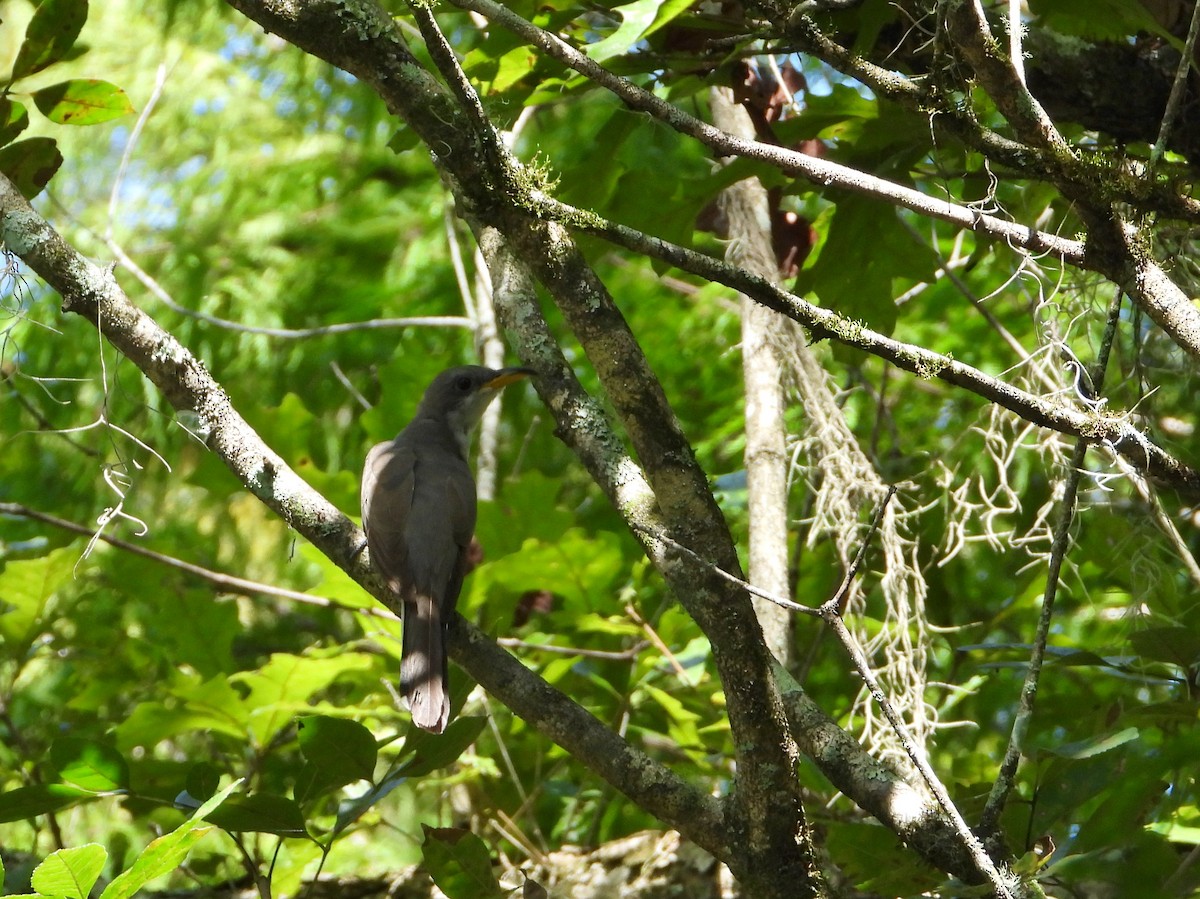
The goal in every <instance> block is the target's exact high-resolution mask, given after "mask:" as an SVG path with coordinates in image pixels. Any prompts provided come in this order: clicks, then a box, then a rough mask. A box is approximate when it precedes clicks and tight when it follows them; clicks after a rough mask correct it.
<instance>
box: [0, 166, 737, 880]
mask: <svg viewBox="0 0 1200 899" xmlns="http://www.w3.org/2000/svg"><path fill="white" fill-rule="evenodd" d="M0 240H3V243H4V246H5V247H7V248H8V250H9V251H11V252H13V253H15V254H16V255H17V256H19V257H20V258H21V259H22V260H23V261H24V262H25V263H26V264H27V265H28V266H29V267H30V268H31V269H33V271H34V272H36V273H37V274H38V275H39V276H40V277H41V278H42V279H43V280H45V281H46V283H47V284H49V285H50V286H51V287H53V288H54V289H55V290H56V291H58V293H59V294H60V295H61V296H62V298H63V310H64V311H66V312H73V313H76V314H78V315H80V316H83V317H84V318H86V319H87V320H88V321H90V322H91V323H92V324H93V325H95V326H96V327H97V328H98V329H99V331H100V333H101V334H102V335H103V336H104V337H105V339H107V340H108V342H109V343H111V344H112V345H113V346H114V347H115V348H116V349H117V350H118V351H119V352H120V353H121V354H122V355H123V356H125V357H126V358H127V359H129V360H130V361H131V362H133V363H134V365H136V366H137V367H138V368H139V369H140V370H141V371H142V372H143V373H144V374H145V375H146V376H147V377H148V378H149V379H150V380H151V381H152V382H153V383H154V385H155V386H156V387H157V388H158V389H159V390H161V391H162V393H163V394H164V395H165V396H166V397H167V399H168V401H169V402H170V403H171V405H172V406H174V407H175V408H176V409H179V410H183V409H189V410H194V411H195V413H196V415H197V416H198V418H199V422H200V428H199V430H200V431H201V432H203V433H204V434H205V435H206V442H207V445H208V448H209V449H210V450H212V451H213V452H214V453H215V454H216V455H217V456H218V457H219V458H220V459H221V461H222V462H224V463H225V465H226V466H227V467H228V468H229V470H230V471H231V472H233V474H234V476H235V477H237V479H238V480H239V481H240V482H241V483H242V484H243V485H244V486H245V487H246V488H247V489H249V490H250V491H251V492H252V493H254V495H255V496H257V497H258V498H259V499H261V500H262V501H263V502H264V503H265V504H266V505H267V506H269V507H270V508H271V509H272V510H273V511H274V512H275V513H276V514H278V515H279V516H280V517H281V518H282V519H283V520H284V521H286V522H287V523H288V524H289V525H290V526H291V527H292V528H294V529H295V530H296V531H297V533H299V534H300V535H301V536H303V537H304V538H306V539H307V540H309V541H310V542H311V543H312V544H313V545H314V546H316V547H317V549H319V550H320V551H321V552H323V553H325V555H327V556H328V557H329V558H330V559H331V560H333V562H334V563H335V564H337V565H338V567H340V568H342V569H343V570H344V571H345V572H346V573H347V574H349V575H350V576H351V577H352V578H354V579H355V580H356V581H358V582H359V583H360V584H362V585H363V587H364V588H365V589H367V590H368V591H369V592H371V593H372V595H374V596H376V597H377V598H379V599H380V600H381V601H385V603H386V601H387V599H389V598H390V596H391V594H390V593H389V591H387V590H386V589H384V587H383V585H382V583H381V582H380V581H379V579H378V578H377V577H376V576H375V574H374V572H373V571H372V569H371V566H370V560H369V558H368V554H367V553H366V552H364V551H363V535H362V531H361V530H359V528H358V527H356V526H355V525H354V523H353V522H352V521H350V519H348V518H347V517H346V516H345V515H343V514H342V513H341V512H340V511H339V510H338V509H337V508H336V507H334V506H333V505H332V504H331V503H329V501H328V500H326V499H325V498H324V497H323V496H321V494H319V493H318V492H317V491H316V490H314V489H313V488H312V487H310V486H309V485H308V484H307V483H306V482H305V481H304V480H303V479H301V478H300V477H299V476H298V475H297V474H296V473H295V472H294V471H292V469H291V468H289V467H288V465H287V464H286V463H285V462H284V461H283V459H282V458H281V457H280V456H279V455H278V454H276V453H275V452H274V451H273V450H272V449H271V448H270V447H269V446H268V445H267V444H266V443H265V442H264V441H263V439H262V438H261V437H260V436H259V435H258V433H257V432H256V431H255V430H254V429H253V428H252V427H250V425H249V424H248V423H247V422H246V420H245V419H244V418H243V417H242V416H241V414H240V413H239V412H238V411H237V409H235V408H234V407H233V405H232V403H231V402H230V400H229V397H228V395H227V394H226V393H225V391H224V390H223V389H222V387H221V385H220V384H219V383H218V382H217V381H216V380H215V379H214V378H213V377H212V376H211V375H210V374H209V373H208V371H207V370H206V369H205V367H204V365H203V364H202V363H201V362H200V360H198V359H197V358H196V357H195V356H193V355H192V354H191V353H190V352H189V351H188V350H187V349H186V348H185V347H184V346H183V345H182V344H180V343H179V341H177V340H176V339H175V338H174V337H173V336H171V334H169V333H168V332H167V331H165V330H163V329H162V328H161V327H160V326H159V325H158V323H157V322H155V321H154V319H152V318H151V317H150V316H149V315H147V314H146V313H145V312H143V311H142V310H141V309H139V308H138V307H136V306H135V305H133V303H132V302H130V300H129V298H128V297H127V296H126V295H125V292H124V291H123V290H122V289H121V287H120V285H119V284H118V283H117V281H116V279H115V278H114V277H113V274H112V272H111V271H110V270H108V269H104V268H101V267H100V266H98V265H96V264H95V263H93V262H91V261H90V260H88V259H86V258H85V257H83V256H82V255H81V254H80V253H79V252H78V251H76V250H75V249H74V248H73V247H71V246H70V245H68V244H67V243H66V241H64V240H63V239H62V237H61V236H60V235H59V234H58V233H57V232H56V231H54V229H53V228H52V227H51V226H50V225H49V223H47V222H46V221H45V219H43V218H42V217H41V216H40V215H39V214H38V213H37V212H36V211H35V210H34V209H33V208H32V207H31V206H30V205H29V203H28V202H27V201H26V200H25V198H24V197H22V196H21V194H20V192H19V191H18V190H17V189H16V188H15V187H14V186H13V185H12V183H11V182H10V181H8V179H6V178H4V177H3V176H0ZM393 611H396V612H398V611H399V610H395V609H394V610H393ZM451 655H452V656H453V658H454V660H455V661H456V662H458V664H460V665H462V666H463V668H465V669H466V670H467V671H468V673H470V674H472V676H474V677H475V678H476V679H477V680H479V681H480V682H482V683H487V684H489V688H490V689H492V690H493V691H494V695H496V697H497V698H498V699H499V700H500V701H501V702H504V703H505V704H506V705H509V706H510V707H511V708H513V709H515V710H517V711H518V712H519V713H520V712H521V711H522V710H524V711H525V712H528V713H529V714H530V716H531V717H529V718H527V720H529V721H530V723H531V724H533V725H534V726H537V727H539V728H545V730H544V732H545V733H546V734H547V736H549V737H550V738H551V739H554V740H555V741H556V742H558V743H559V745H560V746H562V747H563V749H565V750H566V751H567V752H569V753H571V755H572V756H574V757H575V758H576V759H578V760H579V761H580V763H582V764H583V765H585V766H587V767H588V768H590V769H591V770H593V771H594V772H595V773H597V774H598V775H599V776H600V777H602V778H604V779H605V780H606V781H608V782H609V783H610V784H612V786H613V787H615V788H616V789H618V790H620V791H622V792H623V793H625V794H626V795H627V796H629V797H630V798H631V799H632V800H634V801H635V802H637V803H638V804H639V805H640V806H641V807H642V808H644V809H645V810H646V811H647V812H649V813H650V814H652V815H654V816H655V817H657V818H659V819H660V820H661V821H663V822H664V823H666V824H668V825H670V826H671V827H674V828H675V829H677V830H678V831H679V832H680V833H682V834H683V835H684V836H686V837H687V838H688V839H690V840H693V841H694V842H695V843H696V844H697V845H700V846H703V847H704V848H705V849H707V850H708V851H709V852H712V853H713V854H714V855H716V856H717V857H718V858H721V859H726V858H728V857H729V839H728V837H729V834H728V830H727V827H726V826H725V823H724V812H723V810H722V809H721V806H720V804H719V803H718V802H717V800H715V799H713V798H712V797H710V796H708V795H706V794H705V793H704V792H702V791H700V790H699V789H697V788H696V787H694V786H692V785H690V784H687V783H685V782H684V781H683V780H682V779H680V778H679V777H678V776H677V775H676V774H674V772H672V771H671V770H670V769H669V768H666V767H665V766H663V765H661V764H659V763H658V762H655V761H654V760H653V759H651V758H650V757H649V756H647V755H645V754H644V753H643V752H641V751H640V750H638V749H635V748H634V747H632V746H630V745H629V744H627V743H626V742H625V741H624V740H622V739H621V738H620V737H619V736H617V735H616V734H615V733H613V732H612V730H611V729H610V728H608V727H607V726H605V725H604V724H602V723H601V722H600V721H598V720H597V719H596V718H595V717H594V716H592V715H591V714H590V713H588V712H587V711H585V710H584V709H582V708H581V707H579V706H578V705H577V704H576V703H575V702H573V701H572V700H571V699H570V698H569V697H567V696H566V695H564V694H563V693H561V692H559V691H558V690H555V689H554V688H553V687H551V686H550V685H548V684H546V683H545V682H544V681H543V680H542V679H541V678H539V677H538V676H537V675H535V674H534V673H533V672H531V671H529V670H528V669H527V668H525V667H524V666H523V665H521V664H520V663H519V662H518V661H517V660H516V659H514V658H512V657H511V656H510V655H509V654H508V653H506V652H505V651H504V650H502V649H500V648H499V647H498V646H496V645H495V644H494V643H492V642H491V641H490V640H489V639H488V638H487V637H485V636H484V635H483V634H482V633H480V632H479V631H478V630H477V629H476V628H474V627H473V626H472V625H470V624H468V623H467V622H465V621H462V620H461V619H460V620H459V621H458V622H457V627H456V630H455V636H454V639H453V640H452V642H451ZM531 697H533V698H535V700H536V706H535V705H531V704H530V703H531V702H532V701H533V700H531V699H530V698H531Z"/></svg>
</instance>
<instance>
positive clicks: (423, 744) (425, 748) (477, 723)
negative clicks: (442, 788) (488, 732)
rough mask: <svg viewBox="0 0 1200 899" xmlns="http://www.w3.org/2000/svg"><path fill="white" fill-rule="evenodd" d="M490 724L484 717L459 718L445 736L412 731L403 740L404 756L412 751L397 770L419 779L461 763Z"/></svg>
mask: <svg viewBox="0 0 1200 899" xmlns="http://www.w3.org/2000/svg"><path fill="white" fill-rule="evenodd" d="M485 724H487V718H486V717H484V716H482V715H469V716H466V717H463V716H459V717H458V718H455V719H454V720H453V721H451V722H450V726H449V727H447V728H446V730H445V732H444V733H440V734H431V733H429V732H428V731H424V730H420V729H418V728H416V727H414V728H412V729H411V730H410V731H409V733H408V736H407V737H405V739H404V753H405V754H407V753H408V752H410V751H411V752H412V757H411V758H409V759H408V760H407V761H405V762H404V763H403V764H402V765H401V766H400V767H399V769H397V770H398V773H399V774H403V775H404V776H405V777H420V776H422V775H424V774H428V773H429V772H430V771H436V770H437V769H438V768H444V767H446V766H447V765H449V764H452V763H454V762H455V761H457V760H458V757H459V756H460V755H462V754H463V752H465V751H466V748H467V747H468V746H470V745H471V744H472V743H474V742H475V740H476V739H477V738H478V737H479V734H480V733H481V732H482V731H483V727H484V725H485Z"/></svg>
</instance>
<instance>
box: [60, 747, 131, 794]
mask: <svg viewBox="0 0 1200 899" xmlns="http://www.w3.org/2000/svg"><path fill="white" fill-rule="evenodd" d="M50 763H51V764H52V765H53V766H54V768H55V770H57V771H58V777H59V779H60V780H62V781H63V782H64V783H69V784H72V785H73V786H76V787H79V788H81V789H84V790H91V791H92V792H94V793H108V792H112V791H113V790H125V789H128V788H129V765H128V764H127V763H126V762H125V759H124V758H122V756H121V753H119V752H117V750H115V749H114V748H113V747H111V746H105V745H104V744H103V743H97V742H96V741H94V740H84V739H81V738H79V737H60V738H59V739H57V740H55V741H54V745H53V746H51V747H50Z"/></svg>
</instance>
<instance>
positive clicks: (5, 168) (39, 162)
mask: <svg viewBox="0 0 1200 899" xmlns="http://www.w3.org/2000/svg"><path fill="white" fill-rule="evenodd" d="M62 164H63V157H62V153H60V152H59V151H58V144H56V143H55V142H54V140H53V139H52V138H49V137H31V138H29V139H28V140H22V141H17V142H16V143H15V144H9V145H8V146H7V147H2V148H0V172H3V173H4V176H5V177H6V178H8V180H9V181H11V182H12V183H13V184H15V185H16V187H17V190H19V191H20V192H21V196H23V197H24V198H25V199H26V200H32V199H33V198H34V197H36V196H37V195H38V194H40V193H41V192H42V189H43V188H44V187H45V186H46V185H47V184H48V183H49V182H50V179H51V178H53V177H54V173H55V172H57V171H58V169H59V166H61V165H62Z"/></svg>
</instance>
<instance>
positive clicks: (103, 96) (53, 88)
mask: <svg viewBox="0 0 1200 899" xmlns="http://www.w3.org/2000/svg"><path fill="white" fill-rule="evenodd" d="M32 96H33V102H34V104H35V105H36V106H37V108H38V109H39V110H41V113H42V115H44V116H45V117H46V118H48V119H49V120H50V121H52V122H57V123H58V124H60V125H96V124H99V123H100V122H107V121H109V120H110V119H115V118H118V117H120V116H123V115H128V114H129V113H131V112H133V105H132V104H131V103H130V102H129V98H128V97H127V96H125V91H123V90H121V89H120V88H119V87H117V86H116V85H115V84H110V83H109V82H107V81H100V80H99V79H96V78H72V79H71V80H70V81H62V82H59V83H58V84H52V85H50V86H49V87H43V88H42V89H41V90H36V91H34V92H33V95H32Z"/></svg>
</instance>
